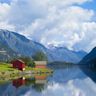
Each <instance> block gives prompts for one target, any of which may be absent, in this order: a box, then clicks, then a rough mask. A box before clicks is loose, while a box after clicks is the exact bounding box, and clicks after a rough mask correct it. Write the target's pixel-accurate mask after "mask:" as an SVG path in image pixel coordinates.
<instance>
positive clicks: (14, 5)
mask: <svg viewBox="0 0 96 96" xmlns="http://www.w3.org/2000/svg"><path fill="white" fill-rule="evenodd" d="M86 2H92V0H39V1H38V0H12V1H11V2H10V4H8V3H0V28H4V29H9V30H14V31H17V32H20V33H21V34H23V35H25V36H27V37H28V38H31V39H33V40H35V41H39V42H41V43H43V44H44V45H46V46H47V45H48V44H54V45H56V46H58V45H63V46H67V47H68V48H69V49H75V50H82V49H84V50H87V51H89V50H90V49H92V48H93V47H94V46H95V45H96V39H95V36H96V32H95V30H96V22H95V20H94V18H95V15H96V12H95V11H94V10H93V9H87V8H83V7H81V5H82V4H86Z"/></svg>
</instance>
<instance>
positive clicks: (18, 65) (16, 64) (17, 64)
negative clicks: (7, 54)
mask: <svg viewBox="0 0 96 96" xmlns="http://www.w3.org/2000/svg"><path fill="white" fill-rule="evenodd" d="M12 66H13V68H17V69H18V70H22V71H23V70H25V63H24V62H23V61H22V60H15V61H12Z"/></svg>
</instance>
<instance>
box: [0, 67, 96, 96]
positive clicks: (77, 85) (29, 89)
mask: <svg viewBox="0 0 96 96" xmlns="http://www.w3.org/2000/svg"><path fill="white" fill-rule="evenodd" d="M0 96H96V72H95V71H94V70H93V69H90V68H89V67H88V68H81V67H78V66H73V67H68V66H66V67H64V66H63V67H61V68H58V69H57V68H55V69H54V72H53V74H51V75H50V76H48V77H46V76H45V75H40V76H39V75H38V76H35V77H30V78H29V79H25V78H24V77H23V78H18V79H16V80H12V81H9V82H3V83H0Z"/></svg>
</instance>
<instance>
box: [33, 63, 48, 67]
mask: <svg viewBox="0 0 96 96" xmlns="http://www.w3.org/2000/svg"><path fill="white" fill-rule="evenodd" d="M34 62H35V68H46V66H47V62H46V61H34Z"/></svg>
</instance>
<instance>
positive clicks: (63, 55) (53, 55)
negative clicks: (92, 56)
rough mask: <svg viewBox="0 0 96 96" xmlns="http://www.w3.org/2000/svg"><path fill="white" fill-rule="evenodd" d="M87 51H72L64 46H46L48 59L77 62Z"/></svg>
mask: <svg viewBox="0 0 96 96" xmlns="http://www.w3.org/2000/svg"><path fill="white" fill-rule="evenodd" d="M86 54H87V53H86V52H84V51H78V52H76V51H72V50H69V49H67V48H65V47H53V46H51V47H48V50H47V56H48V57H49V60H50V61H66V62H71V63H78V62H79V61H80V60H81V59H82V58H83V57H84V56H85V55H86Z"/></svg>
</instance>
